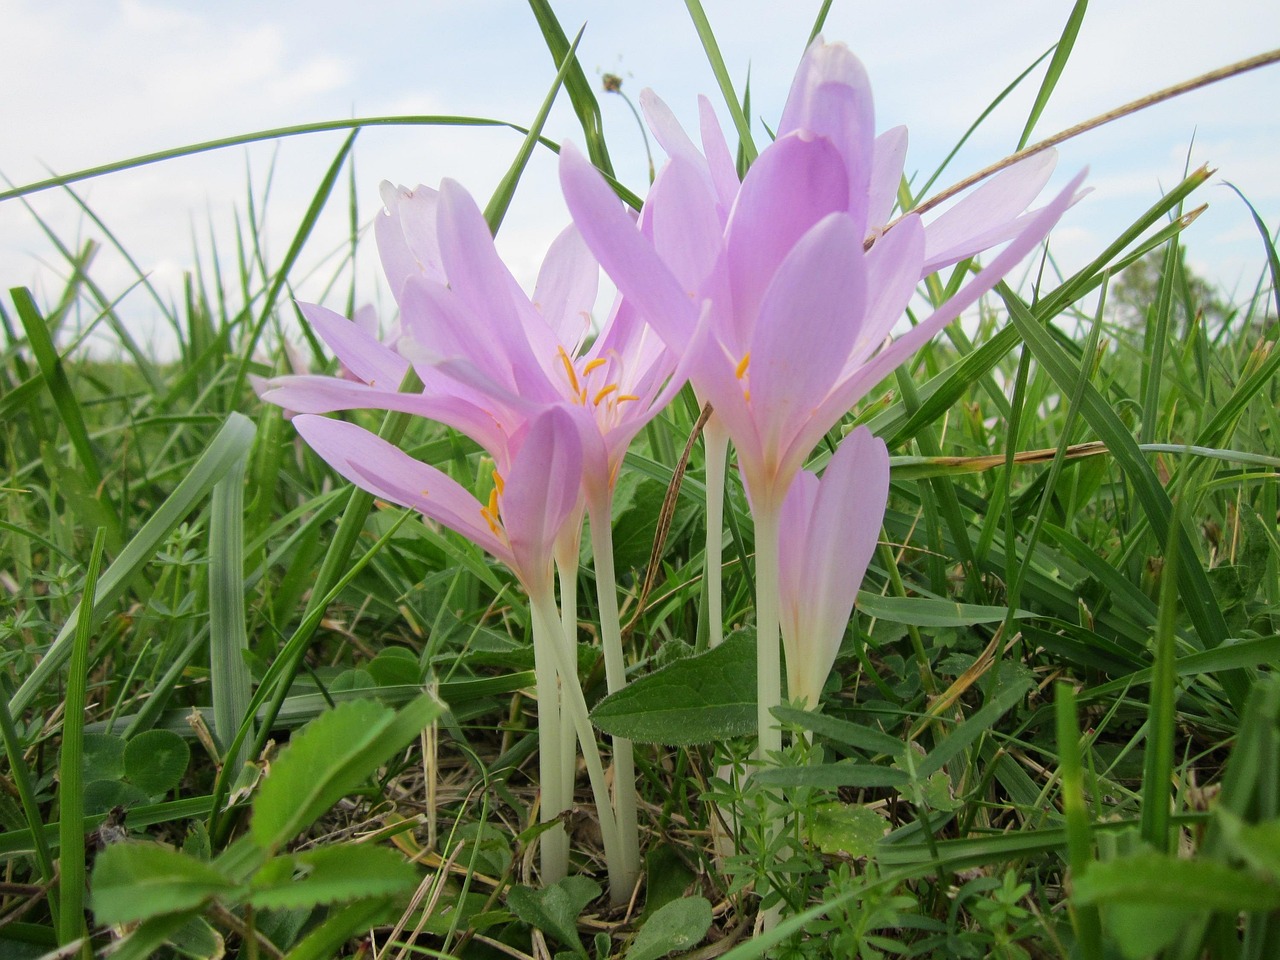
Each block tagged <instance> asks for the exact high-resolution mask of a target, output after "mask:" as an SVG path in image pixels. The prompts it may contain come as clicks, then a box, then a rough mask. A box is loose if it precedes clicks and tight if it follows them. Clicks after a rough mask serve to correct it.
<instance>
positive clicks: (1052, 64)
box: [1015, 0, 1089, 152]
mask: <svg viewBox="0 0 1280 960" xmlns="http://www.w3.org/2000/svg"><path fill="white" fill-rule="evenodd" d="M1088 6H1089V0H1076V5H1075V6H1074V7H1072V8H1071V15H1070V16H1069V17H1067V23H1066V26H1064V27H1063V28H1062V36H1061V37H1059V38H1058V44H1057V46H1056V47H1055V48H1054V51H1053V59H1052V60H1050V61H1049V69H1048V71H1046V73H1045V75H1044V80H1043V81H1042V82H1041V84H1040V90H1039V91H1038V92H1037V93H1036V100H1035V103H1034V104H1032V106H1031V113H1030V115H1029V116H1028V117H1027V125H1026V126H1025V127H1023V128H1022V136H1020V137H1019V138H1018V150H1021V149H1022V148H1023V147H1025V146H1026V145H1027V141H1028V140H1030V139H1031V131H1032V130H1034V129H1035V125H1036V122H1037V121H1039V119H1040V114H1041V113H1043V112H1044V108H1045V106H1046V105H1047V104H1048V103H1049V97H1051V96H1052V95H1053V90H1054V87H1056V86H1057V85H1058V79H1059V78H1060V77H1061V76H1062V71H1063V69H1064V68H1065V67H1066V65H1067V60H1068V59H1069V58H1070V57H1071V51H1072V49H1073V48H1074V47H1075V43H1076V35H1077V34H1078V33H1079V32H1080V24H1081V23H1082V22H1083V21H1084V13H1085V10H1086V9H1087V8H1088ZM1015 152H1016V151H1015Z"/></svg>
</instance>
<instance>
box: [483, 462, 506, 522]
mask: <svg viewBox="0 0 1280 960" xmlns="http://www.w3.org/2000/svg"><path fill="white" fill-rule="evenodd" d="M495 475H496V471H495ZM480 516H482V517H484V521H485V523H487V524H489V529H490V530H492V531H493V534H494V536H500V535H501V534H500V532H499V530H498V488H497V487H494V488H493V489H492V490H490V491H489V505H488V506H487V507H481V508H480Z"/></svg>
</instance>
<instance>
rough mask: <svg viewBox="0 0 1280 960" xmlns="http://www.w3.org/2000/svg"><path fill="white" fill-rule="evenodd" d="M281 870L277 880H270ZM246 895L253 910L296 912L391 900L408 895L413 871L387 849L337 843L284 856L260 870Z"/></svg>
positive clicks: (414, 880)
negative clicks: (384, 898) (368, 900)
mask: <svg viewBox="0 0 1280 960" xmlns="http://www.w3.org/2000/svg"><path fill="white" fill-rule="evenodd" d="M277 865H282V867H283V869H281V870H280V875H279V876H271V875H272V874H274V873H275V872H276V871H275V869H270V870H269V869H268V868H275V867H276V866H277ZM264 876H265V877H267V882H266V883H263V884H261V885H260V884H258V883H256V882H255V884H254V889H253V891H252V893H250V895H249V902H250V903H252V904H253V905H254V907H256V908H258V909H260V910H265V909H278V910H295V909H301V908H305V907H316V906H320V905H323V904H331V903H340V902H346V901H350V900H359V899H363V898H364V897H378V896H384V895H385V896H391V895H394V894H398V893H404V892H406V891H408V890H412V889H413V888H414V886H415V885H416V884H417V882H418V874H417V871H416V870H415V869H414V868H413V867H412V866H411V865H410V864H409V863H406V862H405V859H404V857H402V856H400V854H398V853H396V852H395V851H394V850H390V849H388V848H386V847H370V846H363V845H358V844H340V845H338V846H332V847H321V848H319V849H317V850H311V851H308V852H307V853H300V854H298V855H297V856H283V857H278V858H276V860H275V861H271V862H269V863H267V864H265V865H264V867H263V872H262V873H260V874H259V879H262V878H264Z"/></svg>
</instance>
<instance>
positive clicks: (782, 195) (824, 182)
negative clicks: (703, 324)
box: [725, 134, 849, 340]
mask: <svg viewBox="0 0 1280 960" xmlns="http://www.w3.org/2000/svg"><path fill="white" fill-rule="evenodd" d="M848 199H849V188H848V179H847V177H846V174H845V168H844V161H843V159H842V158H841V156H840V154H839V152H838V151H837V150H836V148H835V147H834V146H832V144H831V143H830V141H827V140H810V139H806V138H804V137H802V136H800V135H799V134H792V135H791V136H788V137H783V138H780V139H778V140H775V141H774V142H773V143H772V144H771V145H770V146H769V147H768V148H767V149H765V150H764V151H762V152H761V154H760V156H759V157H757V158H756V162H755V163H754V164H752V165H751V169H750V170H748V171H747V176H746V178H745V179H744V180H743V181H742V189H741V190H740V191H739V192H738V199H737V202H736V203H735V204H734V207H733V212H732V213H731V214H730V215H729V224H728V227H727V228H726V235H725V243H726V247H727V250H728V268H729V282H730V283H731V284H732V286H733V311H732V315H733V318H734V322H735V325H737V326H738V328H739V335H740V336H741V337H742V339H744V340H749V339H750V334H749V332H748V331H749V330H750V329H751V326H752V325H753V323H754V321H755V316H756V313H757V311H758V310H759V309H760V300H761V298H762V297H763V296H764V291H765V288H766V287H767V286H768V285H769V281H770V279H771V278H772V277H773V274H774V272H775V271H776V270H777V269H778V265H779V264H780V263H782V261H783V258H785V257H786V255H787V254H788V253H789V252H790V251H791V248H792V247H794V246H795V244H796V241H797V240H799V239H800V238H801V237H802V236H804V234H805V233H806V232H808V230H809V228H810V227H812V226H813V225H814V224H816V223H817V222H818V221H819V220H821V219H822V218H823V217H825V216H826V215H827V214H829V213H834V212H836V211H843V210H844V209H845V208H846V207H847V206H848Z"/></svg>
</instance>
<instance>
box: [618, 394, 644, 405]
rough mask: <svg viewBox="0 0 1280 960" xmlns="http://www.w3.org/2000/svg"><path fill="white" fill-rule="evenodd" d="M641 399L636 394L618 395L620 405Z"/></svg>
mask: <svg viewBox="0 0 1280 960" xmlns="http://www.w3.org/2000/svg"><path fill="white" fill-rule="evenodd" d="M639 399H640V398H639V397H637V396H636V395H635V394H634V393H620V394H618V398H617V401H618V403H624V402H625V401H627V400H639Z"/></svg>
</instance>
